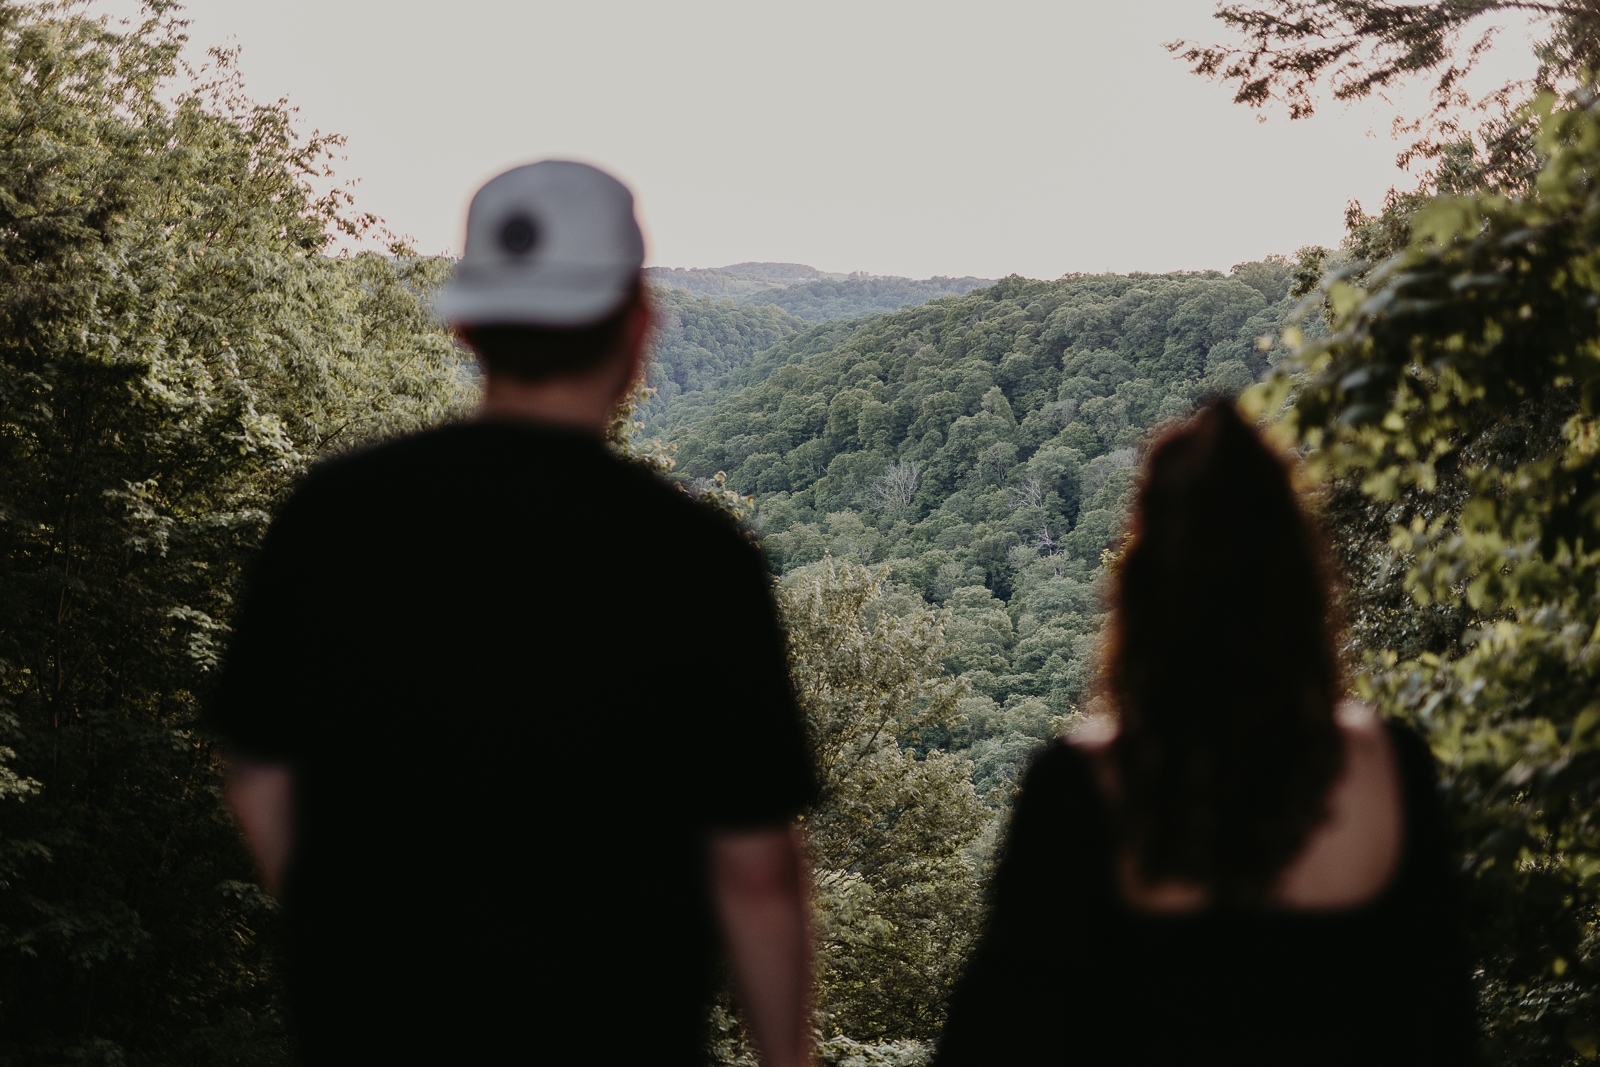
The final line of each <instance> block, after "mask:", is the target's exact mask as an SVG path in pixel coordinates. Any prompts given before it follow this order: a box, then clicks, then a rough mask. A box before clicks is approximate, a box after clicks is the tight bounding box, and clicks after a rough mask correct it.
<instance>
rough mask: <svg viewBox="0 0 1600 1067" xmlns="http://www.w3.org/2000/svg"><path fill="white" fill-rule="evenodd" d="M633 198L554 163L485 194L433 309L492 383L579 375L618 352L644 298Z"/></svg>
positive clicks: (603, 180)
mask: <svg viewBox="0 0 1600 1067" xmlns="http://www.w3.org/2000/svg"><path fill="white" fill-rule="evenodd" d="M643 266H644V236H643V233H642V231H641V230H640V228H639V223H638V220H637V219H636V218H635V216H634V210H633V194H632V193H630V192H629V191H628V188H627V186H625V185H623V184H622V183H621V182H619V181H618V180H617V179H615V178H613V177H612V176H611V175H609V174H607V173H605V172H604V171H602V170H599V169H598V168H595V167H591V166H589V165H588V164H586V163H574V162H570V161H567V160H556V159H547V160H544V161H542V162H539V163H533V164H529V165H528V166H524V167H516V168H514V169H512V170H509V171H506V172H505V173H504V174H501V175H499V176H498V177H496V178H494V179H492V180H491V181H489V182H488V183H487V184H485V185H484V186H483V188H481V189H479V190H478V192H477V194H476V195H475V196H474V197H473V198H472V204H471V206H470V207H469V208H468V209H467V239H466V245H465V247H464V249H463V251H462V257H461V262H460V264H459V266H458V267H457V270H456V277H455V280H454V281H453V282H452V283H451V285H450V286H449V287H448V288H447V289H446V290H445V291H444V292H443V293H442V294H441V295H440V297H439V300H438V304H437V309H438V311H439V313H440V315H441V316H442V317H443V318H444V319H445V321H446V322H449V323H450V324H451V325H452V326H454V327H455V330H456V334H457V336H459V337H460V338H461V339H462V341H464V342H465V343H466V344H467V346H468V347H470V348H471V349H472V350H473V351H474V352H475V353H476V354H477V356H478V358H479V360H480V361H482V363H483V365H484V369H485V370H486V371H487V372H488V373H489V374H490V375H503V376H505V377H508V378H515V379H518V380H521V381H526V382H538V381H543V380H547V379H551V378H560V377H565V376H568V375H574V374H582V373H584V372H585V371H588V370H592V369H594V368H596V367H598V366H599V365H601V364H603V363H605V362H606V361H607V360H608V359H610V358H611V357H612V356H613V355H615V354H616V353H617V351H618V348H619V346H620V345H621V344H622V342H623V339H624V338H625V337H626V336H627V333H628V325H629V322H630V320H631V319H632V318H633V316H634V315H635V313H636V312H638V311H639V309H640V305H641V304H642V303H643V301H644V285H643V280H642V276H641V273H640V272H641V270H642V268H643Z"/></svg>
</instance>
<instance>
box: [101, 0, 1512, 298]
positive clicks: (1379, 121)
mask: <svg viewBox="0 0 1600 1067" xmlns="http://www.w3.org/2000/svg"><path fill="white" fill-rule="evenodd" d="M123 2H124V0H109V2H108V6H107V7H106V8H105V9H106V10H116V9H117V8H118V7H121V6H123ZM111 5H115V6H111ZM1211 10H1212V5H1211V4H1210V3H1208V2H1206V0H1117V2H1108V0H986V2H984V3H971V2H963V3H955V2H949V0H920V2H902V0H810V2H808V3H803V4H802V3H798V2H793V0H790V2H787V3H769V2H758V0H678V2H675V3H664V2H661V0H654V2H646V0H583V2H574V0H564V2H548V0H451V2H448V3H440V2H427V3H424V2H420V0H273V2H272V3H263V2H260V0H189V3H188V5H187V11H188V17H189V18H190V19H191V20H192V25H191V27H190V35H191V38H192V44H193V45H194V46H195V47H194V51H195V52H196V53H197V54H198V53H199V52H201V51H203V49H204V47H206V46H210V45H217V44H237V45H239V46H241V47H242V49H243V56H242V60H241V67H242V70H243V72H244V76H245V81H246V87H247V89H248V90H249V92H250V93H251V95H252V96H254V97H255V98H257V99H273V98H277V97H279V96H287V97H288V98H289V101H290V102H291V103H292V104H293V105H295V106H297V107H298V108H299V111H300V116H301V118H302V119H303V120H304V123H305V125H306V127H307V128H308V129H309V128H311V127H316V128H320V129H322V130H325V131H338V132H341V133H343V134H345V135H347V136H348V137H349V144H348V147H347V149H346V151H347V153H348V161H347V162H345V163H343V164H342V165H341V166H342V173H343V174H344V175H345V176H347V177H351V178H359V179H360V184H359V185H358V186H357V188H356V194H357V199H358V206H359V207H361V208H362V209H364V210H368V211H373V212H376V213H377V214H379V215H381V216H382V217H383V218H384V219H385V220H386V222H387V223H388V225H389V226H390V227H391V228H392V229H394V230H395V231H397V232H400V233H403V234H407V235H409V236H410V237H412V238H413V239H414V240H415V242H416V246H417V247H418V249H419V250H420V251H424V252H444V251H458V250H459V248H460V242H461V232H462V225H463V221H464V218H465V212H466V205H467V201H468V199H469V198H470V197H471V195H472V192H473V190H474V189H475V188H476V187H477V186H478V185H479V184H481V183H482V182H483V181H485V180H486V179H488V178H490V177H492V176H493V175H495V174H496V173H498V172H499V171H501V170H503V169H505V168H507V167H509V166H512V165H515V164H518V163H523V162H531V161H533V160H536V159H540V158H543V157H546V156H561V157H566V158H575V159H583V160H586V161H589V162H593V163H597V164H600V165H602V166H605V167H606V168H608V169H610V170H611V171H613V172H614V173H616V174H617V175H618V176H619V177H621V178H623V179H624V180H625V181H627V182H628V183H629V184H630V185H631V186H632V187H633V189H634V192H635V194H636V196H637V197H638V201H639V206H640V215H641V218H642V220H643V221H644V224H645V227H646V234H647V239H648V241H649V247H650V261H651V262H652V263H655V264H660V265H665V266H697V267H709V266H720V265H722V264H726V263H733V262H738V261H741V260H776V261H791V262H800V263H808V264H811V265H812V266H814V267H817V268H820V269H822V270H830V271H850V270H865V271H869V272H872V273H875V274H903V275H909V276H913V277H926V276H928V275H933V274H949V275H966V274H971V275H978V276H980V277H999V276H1002V275H1005V274H1010V273H1018V274H1024V275H1028V276H1030V277H1040V278H1050V277H1055V276H1057V275H1060V274H1062V273H1064V272H1067V271H1091V272H1092V271H1102V270H1113V271H1119V272H1125V271H1130V270H1149V271H1166V270H1176V269H1202V268H1211V267H1214V268H1220V269H1227V268H1228V267H1229V266H1231V265H1232V264H1234V263H1236V262H1239V261H1241V260H1246V259H1254V258H1259V257H1261V256H1263V255H1266V254H1268V253H1271V252H1284V253H1289V252H1293V251H1294V250H1295V249H1296V248H1297V247H1299V246H1301V245H1306V244H1313V243H1315V244H1336V243H1337V242H1338V240H1339V238H1340V235H1341V232H1342V217H1343V211H1344V206H1345V202H1346V201H1347V200H1348V199H1350V198H1356V199H1359V200H1361V201H1362V202H1363V203H1364V204H1365V205H1367V206H1368V207H1369V209H1370V208H1375V207H1376V206H1377V205H1378V204H1379V203H1380V201H1381V200H1382V196H1383V193H1384V190H1385V189H1387V188H1388V187H1389V186H1391V185H1393V184H1396V183H1399V184H1405V183H1407V182H1408V181H1409V179H1408V178H1407V177H1406V176H1405V175H1403V174H1400V173H1399V172H1397V171H1396V170H1395V167H1394V156H1395V152H1396V145H1395V143H1394V142H1393V141H1392V140H1391V139H1390V138H1389V136H1388V129H1389V120H1390V119H1391V118H1392V116H1393V113H1394V109H1393V107H1392V106H1389V105H1386V104H1383V103H1381V102H1378V103H1374V104H1372V105H1367V106H1362V107H1358V108H1356V109H1353V110H1346V109H1343V108H1340V107H1337V106H1329V107H1327V108H1325V109H1324V110H1323V112H1322V113H1320V114H1318V115H1317V117H1315V118H1314V119H1312V120H1310V121H1302V122H1295V123H1291V122H1289V121H1288V120H1287V119H1286V118H1284V117H1283V116H1282V114H1281V113H1277V112H1275V113H1270V114H1269V118H1268V121H1267V122H1265V123H1261V122H1258V121H1257V114H1256V113H1255V112H1252V111H1249V110H1248V109H1246V108H1243V107H1239V106H1237V105H1234V104H1232V103H1231V102H1230V99H1229V97H1230V93H1229V92H1228V90H1227V89H1226V88H1225V87H1223V86H1220V85H1214V84H1210V83H1207V82H1204V81H1201V80H1200V79H1198V78H1196V77H1194V76H1193V75H1191V74H1189V73H1188V71H1187V70H1186V69H1185V67H1184V65H1183V64H1182V63H1181V62H1180V61H1178V60H1176V59H1174V58H1172V57H1171V56H1170V55H1168V53H1167V52H1166V51H1165V50H1164V49H1163V48H1162V47H1161V43H1162V42H1163V41H1169V40H1172V39H1173V38H1176V37H1189V38H1196V37H1199V38H1204V39H1206V40H1208V41H1209V40H1215V39H1217V38H1218V37H1219V36H1220V33H1219V31H1220V26H1218V25H1217V24H1216V23H1214V22H1213V21H1212V20H1211V18H1210V12H1211ZM1506 51H1507V52H1512V50H1511V49H1507V50H1506ZM1505 62H1510V63H1513V65H1516V64H1520V63H1522V62H1524V61H1523V60H1522V59H1521V56H1520V55H1518V54H1512V55H1509V56H1508V57H1507V59H1506V61H1505Z"/></svg>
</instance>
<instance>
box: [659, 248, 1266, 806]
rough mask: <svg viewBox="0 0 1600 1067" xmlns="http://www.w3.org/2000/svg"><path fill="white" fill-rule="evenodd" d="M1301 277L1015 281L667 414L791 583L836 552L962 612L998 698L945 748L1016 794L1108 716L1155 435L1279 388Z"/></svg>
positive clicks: (827, 337) (885, 320)
mask: <svg viewBox="0 0 1600 1067" xmlns="http://www.w3.org/2000/svg"><path fill="white" fill-rule="evenodd" d="M1288 284H1289V276H1288V267H1287V265H1286V264H1285V263H1284V262H1283V261H1281V260H1276V259H1274V260H1269V261H1266V262H1262V263H1251V264H1241V265H1240V266H1238V267H1236V268H1234V270H1233V272H1232V273H1231V274H1230V275H1223V274H1221V273H1219V272H1214V271H1212V272H1203V273H1183V274H1166V275H1151V274H1134V275H1126V276H1122V275H1095V276H1077V277H1069V278H1063V279H1061V280H1058V281H1049V282H1044V281H1029V280H1026V279H1022V278H1016V277H1013V278H1007V279H1004V280H1003V281H1001V282H999V283H998V284H996V285H994V286H993V287H990V288H987V289H981V290H977V291H974V292H971V293H969V294H967V295H965V296H960V297H945V298H942V299H939V300H936V301H934V302H932V303H928V304H925V305H922V306H920V307H915V308H909V309H907V310H904V311H900V312H897V313H894V314H889V315H880V316H875V317H871V318H866V319H856V320H850V321H840V322H830V323H825V324H823V325H820V326H816V327H813V328H811V329H809V330H806V331H804V332H801V333H797V334H795V335H793V336H791V337H788V338H785V339H783V340H781V341H779V342H778V343H777V344H775V345H774V346H773V347H771V348H770V349H768V350H766V351H764V352H762V353H760V354H759V355H756V356H755V357H754V358H753V359H751V360H750V361H749V362H748V363H746V364H744V365H743V366H740V367H737V368H735V369H732V370H730V371H729V372H728V374H727V379H726V383H725V384H723V385H720V386H718V387H716V388H713V389H708V390H703V391H702V392H700V393H698V394H696V395H694V396H692V397H690V396H684V397H680V398H678V399H677V400H675V401H674V402H672V403H670V404H668V405H666V408H665V411H664V413H663V415H662V417H661V425H663V426H664V427H666V428H667V430H668V433H669V436H670V439H671V440H674V441H675V442H676V443H677V444H678V446H679V452H678V460H679V469H680V471H681V473H682V474H683V476H685V477H689V478H703V477H710V476H711V475H713V474H714V473H716V472H717V471H719V470H720V471H726V472H727V474H728V482H729V485H730V486H732V487H733V488H736V489H738V490H740V491H742V492H749V493H754V494H756V496H757V503H758V511H757V516H758V517H757V524H758V528H759V532H760V534H761V536H762V538H763V543H764V544H765V545H766V547H767V550H768V552H769V553H770V555H771V557H772V560H773V562H774V565H775V566H777V567H778V568H779V569H780V570H782V571H784V572H789V571H793V570H795V569H796V568H798V567H802V566H805V565H807V564H810V563H813V562H816V561H818V560H820V559H821V558H822V557H823V555H824V553H830V554H831V555H832V556H834V557H835V558H838V557H844V558H849V559H854V560H859V561H861V562H864V563H887V564H888V565H889V566H890V567H891V574H892V577H893V580H894V581H896V582H898V583H900V585H901V586H902V587H903V590H904V594H905V595H908V596H911V595H914V596H916V597H918V598H920V599H925V600H927V601H930V602H933V603H936V604H942V605H945V606H947V607H949V608H950V609H951V611H952V613H953V621H952V630H953V631H954V632H955V633H956V634H957V636H958V638H959V651H958V653H957V654H956V655H954V656H953V657H952V659H951V660H950V662H949V666H950V667H951V669H953V670H956V671H961V672H966V673H967V674H968V675H969V676H970V677H971V678H972V680H973V685H974V689H975V696H974V697H973V698H972V699H971V700H970V701H969V702H968V706H967V709H966V710H967V713H968V723H967V725H966V726H965V727H963V728H961V730H959V731H957V732H956V733H955V734H953V735H946V736H930V737H928V738H926V741H927V743H929V744H934V745H939V746H953V747H956V748H966V749H967V750H968V752H969V754H970V755H971V756H972V758H973V759H974V760H975V761H976V769H975V772H974V774H975V778H976V779H977V780H978V784H979V785H980V788H983V787H987V786H993V785H996V784H999V783H1000V782H1002V781H1004V780H1005V779H1006V778H1008V777H1009V776H1010V775H1011V774H1012V773H1013V772H1014V770H1015V767H1016V765H1017V764H1018V762H1019V761H1020V760H1021V759H1022V758H1024V756H1025V755H1026V753H1027V752H1028V751H1031V748H1032V747H1033V746H1034V745H1036V744H1037V739H1038V738H1040V737H1043V736H1046V735H1047V734H1048V732H1049V729H1050V723H1051V720H1052V719H1053V718H1054V717H1056V716H1060V715H1063V714H1066V713H1068V712H1070V711H1071V710H1072V709H1073V708H1074V707H1075V706H1076V705H1077V704H1078V703H1079V702H1080V701H1081V700H1083V699H1084V697H1085V685H1086V682H1087V680H1088V677H1087V672H1088V669H1089V666H1088V665H1089V662H1090V657H1091V653H1092V650H1093V647H1094V642H1095V640H1096V635H1097V633H1098V630H1099V626H1100V616H1099V607H1098V585H1099V581H1100V575H1101V568H1100V562H1099V561H1100V553H1101V552H1102V551H1103V550H1104V549H1106V548H1108V547H1110V546H1111V545H1112V544H1113V542H1114V541H1115V539H1116V537H1117V535H1118V530H1119V528H1120V524H1121V521H1122V516H1123V513H1124V510H1125V507H1126V499H1127V496H1128V492H1129V489H1130V486H1131V484H1132V479H1133V475H1134V471H1135V464H1136V461H1137V454H1138V449H1139V447H1140V445H1141V443H1142V442H1143V441H1144V440H1145V438H1146V437H1147V436H1148V434H1149V433H1150V431H1151V429H1152V428H1153V427H1155V426H1157V425H1158V424H1160V423H1161V422H1162V421H1164V420H1167V419H1170V418H1174V417H1178V416H1181V415H1183V414H1185V413H1187V412H1188V411H1189V410H1191V409H1192V407H1193V405H1194V404H1195V402H1196V401H1197V400H1198V399H1199V398H1201V397H1202V396H1204V395H1206V394H1208V393H1236V392H1237V391H1238V390H1240V389H1242V388H1243V387H1244V386H1245V385H1247V384H1249V383H1250V382H1251V381H1253V380H1254V379H1255V378H1256V376H1257V375H1259V374H1260V373H1261V372H1262V371H1263V370H1264V369H1265V368H1266V363H1267V358H1266V356H1265V355H1264V354H1263V352H1262V351H1261V350H1260V349H1259V347H1258V338H1260V337H1262V336H1263V335H1267V336H1276V334H1277V332H1278V331H1279V329H1280V328H1281V326H1282V323H1283V320H1284V317H1285V316H1286V315H1287V313H1288V311H1289V309H1290V306H1291V302H1290V300H1289V299H1288V295H1287V294H1288Z"/></svg>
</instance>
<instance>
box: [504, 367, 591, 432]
mask: <svg viewBox="0 0 1600 1067" xmlns="http://www.w3.org/2000/svg"><path fill="white" fill-rule="evenodd" d="M615 407H616V389H615V386H614V385H613V384H612V383H611V381H610V376H609V375H607V376H605V377H601V376H599V375H592V376H591V375H586V376H583V377H577V378H555V379H551V380H549V381H543V382H521V381H517V380H516V379H514V378H504V377H500V376H498V375H489V376H488V377H487V378H486V379H485V380H484V383H483V401H482V403H480V404H479V405H478V417H479V418H482V419H523V420H527V421H529V422H538V423H543V424H545V425H547V426H561V427H565V428H567V429H574V430H587V431H589V432H590V433H594V434H597V435H599V434H604V433H605V432H606V427H607V426H608V425H609V424H610V422H611V412H612V409H613V408H615Z"/></svg>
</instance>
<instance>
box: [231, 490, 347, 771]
mask: <svg viewBox="0 0 1600 1067" xmlns="http://www.w3.org/2000/svg"><path fill="white" fill-rule="evenodd" d="M314 498H315V491H314V487H312V486H307V487H303V488H302V489H301V490H299V491H298V492H297V493H296V494H295V495H294V496H293V497H292V498H291V499H290V500H289V501H288V502H287V503H286V504H285V506H284V507H283V509H282V510H281V512H280V513H279V515H278V517H277V518H276V519H275V520H274V521H273V523H272V525H271V526H270V527H269V528H268V530H267V536H266V538H265V540H264V541H263V543H262V547H261V552H260V553H259V554H258V556H257V557H256V560H255V562H254V564H253V565H252V566H251V567H250V569H249V570H248V572H247V573H246V579H245V584H244V593H243V597H242V599H241V603H240V608H239V613H238V615H237V616H236V618H235V620H234V627H233V634H232V637H231V639H230V640H229V642H228V650H227V653H226V655H225V656H224V657H223V661H222V673H221V678H220V679H219V680H218V684H217V688H216V689H215V690H214V691H213V693H212V696H211V699H210V700H209V701H208V703H207V707H206V716H205V718H206V724H207V725H208V726H209V727H210V729H211V730H212V732H214V733H215V734H217V735H218V736H220V737H221V738H222V740H223V741H224V742H225V743H226V744H227V746H228V747H229V749H230V750H231V751H232V752H234V753H235V754H236V755H239V756H242V757H245V758H248V759H258V760H263V761H268V762H293V761H295V760H296V759H297V758H298V757H299V756H300V755H301V753H302V750H303V749H302V738H303V733H304V730H303V728H302V726H303V723H304V722H305V720H306V717H307V716H306V710H305V708H304V707H303V704H304V701H305V699H306V696H307V694H308V693H309V692H314V691H315V690H316V688H317V687H316V686H315V685H314V684H313V683H312V681H311V680H310V679H308V678H307V675H308V674H309V673H310V672H311V671H313V670H314V669H315V666H314V658H313V655H312V653H313V652H314V650H315V646H316V645H317V643H318V642H317V641H316V639H315V637H314V636H313V635H312V633H311V630H312V628H313V627H314V625H315V624H316V622H317V620H318V617H319V615H320V612H319V611H318V609H317V608H316V607H315V606H314V605H313V600H314V599H315V594H316V592H317V589H318V587H319V584H320V577H319V575H318V573H317V572H318V570H319V566H318V565H319V563H320V561H321V554H320V553H318V552H317V551H316V531H317V526H318V524H317V522H316V518H315V515H314V512H315V510H316V508H315V503H314Z"/></svg>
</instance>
